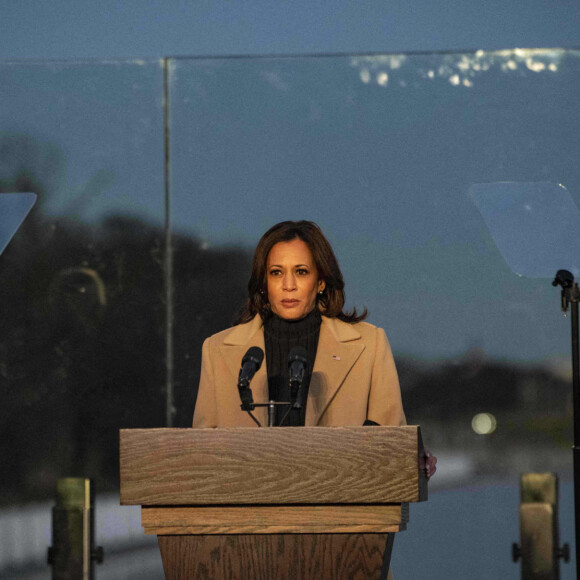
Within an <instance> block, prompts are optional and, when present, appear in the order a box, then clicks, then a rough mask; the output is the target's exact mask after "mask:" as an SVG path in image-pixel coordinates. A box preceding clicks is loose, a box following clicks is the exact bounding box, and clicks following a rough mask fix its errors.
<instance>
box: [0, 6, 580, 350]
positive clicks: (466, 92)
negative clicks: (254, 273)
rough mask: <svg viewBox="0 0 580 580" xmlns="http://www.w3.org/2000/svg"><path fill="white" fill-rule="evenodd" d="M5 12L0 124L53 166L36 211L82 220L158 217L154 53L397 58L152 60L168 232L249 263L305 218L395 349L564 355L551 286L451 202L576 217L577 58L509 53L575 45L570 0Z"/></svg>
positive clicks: (577, 16)
mask: <svg viewBox="0 0 580 580" xmlns="http://www.w3.org/2000/svg"><path fill="white" fill-rule="evenodd" d="M4 4H5V6H4V7H3V10H2V23H1V24H0V58H1V59H2V60H3V61H4V63H5V66H4V67H3V69H2V86H0V130H3V131H4V132H6V133H9V134H13V135H17V136H18V135H22V136H24V135H26V136H30V137H31V138H32V139H33V140H34V143H35V144H36V145H35V146H36V147H39V148H40V149H38V155H39V159H47V158H50V156H51V155H54V156H56V157H55V158H56V159H58V160H59V162H60V163H61V165H59V166H58V169H59V172H55V171H52V169H51V171H52V172H51V173H50V175H51V176H52V175H54V176H56V177H55V182H54V184H53V185H54V189H55V191H56V192H57V194H56V195H55V196H53V197H52V198H51V199H45V200H39V204H38V206H39V207H41V208H42V209H43V211H46V212H48V213H49V214H59V215H65V216H76V217H78V219H79V220H82V221H84V222H86V223H91V222H95V221H96V220H99V219H101V218H102V217H103V216H104V215H105V214H106V213H107V212H109V213H110V212H115V211H117V212H123V211H127V209H130V211H131V212H132V213H133V214H134V215H136V216H140V217H142V218H143V219H145V220H147V221H149V222H150V223H153V224H156V225H158V226H162V224H163V216H164V213H163V212H164V199H163V114H162V109H161V103H162V101H163V99H162V94H163V93H162V91H163V88H162V82H163V74H162V70H161V67H160V63H159V60H158V59H159V58H161V57H165V56H174V55H178V56H183V57H187V56H191V57H204V56H207V57H210V56H216V55H250V56H251V55H298V56H299V55H312V54H319V55H323V54H324V55H326V54H337V53H339V54H349V53H358V54H361V53H369V52H370V53H383V54H389V53H390V54H393V55H397V54H401V53H413V54H407V55H406V56H404V57H387V56H380V55H379V56H361V57H350V56H344V57H336V58H322V57H321V58H316V57H314V58H302V59H292V58H290V59H284V58H273V59H272V58H266V59H247V58H246V59H210V58H208V59H197V60H196V59H191V60H189V59H184V60H176V61H172V63H173V64H172V65H171V67H172V68H171V71H172V72H171V75H172V76H171V78H172V86H171V95H172V96H171V109H172V128H171V134H172V149H171V151H172V161H171V167H172V179H173V181H172V207H173V209H172V212H173V213H172V220H173V226H174V227H175V229H176V230H177V231H179V232H180V233H184V234H186V235H192V236H195V237H197V238H198V239H200V240H201V241H202V243H204V244H207V245H208V246H219V245H220V244H234V245H242V246H244V247H245V248H246V249H248V250H250V249H251V248H252V247H253V245H254V244H255V243H256V241H257V239H258V238H259V235H260V234H261V233H262V232H263V231H265V229H267V228H268V227H269V226H270V225H272V223H275V222H276V221H280V220H282V219H300V218H308V219H313V220H314V221H317V222H319V223H320V224H321V226H322V227H323V229H324V231H325V232H326V233H327V235H328V236H329V238H330V240H331V242H332V243H333V245H334V246H335V248H336V251H337V253H338V255H339V258H340V260H341V265H342V267H343V270H344V274H345V278H346V280H347V282H348V283H347V297H348V304H349V306H351V305H356V306H359V307H360V306H362V305H367V306H368V307H369V309H370V311H371V313H372V315H371V322H374V323H375V324H378V325H380V326H384V327H385V328H387V332H388V334H389V337H390V338H391V340H392V342H393V345H394V348H395V349H396V350H397V351H398V352H404V353H409V354H412V355H415V356H420V357H425V358H438V357H441V356H444V357H447V356H458V355H460V354H461V353H463V352H465V351H466V350H467V349H468V348H469V347H473V346H478V347H482V348H483V349H484V350H485V351H486V352H488V353H489V354H490V355H491V356H496V357H507V358H515V359H519V360H522V359H523V360H530V359H531V360H541V359H543V358H544V357H560V356H567V351H568V348H569V346H568V340H569V338H568V334H569V333H568V329H567V327H566V326H564V324H563V323H562V320H561V317H560V316H559V311H558V304H559V297H558V292H557V291H556V290H554V289H553V288H552V287H551V286H550V284H549V282H548V281H546V280H539V281H538V280H535V281H526V280H521V279H520V278H518V277H517V276H516V275H515V274H514V273H513V272H511V271H510V270H509V268H508V267H507V265H506V264H505V262H504V261H503V260H502V258H501V255H500V253H499V252H498V250H497V248H496V247H495V246H494V242H493V241H492V239H491V237H490V235H489V233H488V232H487V231H486V229H485V224H484V222H483V219H482V217H481V215H479V213H478V211H477V208H476V207H475V205H474V204H473V203H472V202H471V200H470V199H469V196H468V191H469V188H470V187H471V186H472V185H473V184H477V183H490V182H492V183H493V182H504V181H507V182H521V183H526V182H546V183H550V184H555V185H557V184H562V185H563V186H564V187H565V188H566V190H567V191H569V194H570V196H571V197H572V199H573V200H575V201H576V203H577V200H578V198H579V196H580V175H579V173H578V170H577V169H576V167H577V154H578V135H579V134H580V127H578V118H577V114H576V112H577V106H576V104H575V101H574V99H573V96H574V95H577V86H578V75H579V73H578V65H579V62H580V60H579V59H578V58H577V55H578V52H570V53H565V52H563V51H557V50H552V51H550V50H547V51H536V52H533V51H532V52H530V51H519V52H518V51H514V50H513V49H515V48H516V47H519V48H524V47H527V48H533V47H538V48H554V47H568V48H573V47H578V46H580V32H579V31H580V10H579V9H578V5H577V3H576V2H572V1H569V2H568V1H560V2H556V3H547V2H543V1H538V0H535V1H529V2H521V1H515V0H512V1H508V2H505V1H499V0H493V1H490V2H486V3H480V2H473V1H472V2H465V1H463V2H461V1H446V2H443V1H431V2H427V1H421V2H415V3H412V4H411V3H408V2H403V1H402V0H397V1H396V2H378V1H373V2H366V3H354V2H346V1H344V0H342V1H339V2H334V3H322V2H305V1H303V0H299V1H297V2H293V3H271V2H265V1H259V2H243V3H242V2H234V1H225V0H223V1H215V2H197V3H195V4H194V3H185V2H163V3H162V2H147V3H146V4H145V3H142V2H135V1H128V2H122V3H118V2H107V1H106V2H101V3H99V4H95V3H89V2H76V3H72V2H68V3H66V2H62V1H58V0H57V1H56V2H53V3H51V4H45V3H40V2H36V3H30V2H28V3H27V2H21V3H16V2H6V1H5V2H4ZM144 6H146V9H144V8H143V7H144ZM482 49H483V50H482ZM496 49H512V50H507V51H503V52H502V51H499V52H497V51H496V52H493V51H494V50H496ZM434 51H439V52H440V54H435V55H434V54H429V53H431V52H434ZM454 51H455V54H441V53H447V52H451V53H453V52H454ZM417 53H422V54H417ZM124 58H127V59H129V60H128V62H126V63H120V62H118V61H119V60H122V59H124ZM76 59H80V60H76ZM49 60H65V61H68V62H67V63H64V64H63V63H58V64H48V63H47V61H49ZM14 61H17V62H16V63H15V64H7V63H10V62H14ZM71 61H72V62H71ZM6 151H7V152H6V155H5V157H4V159H3V162H4V163H5V165H6V167H9V161H10V155H11V154H12V153H14V155H17V152H13V151H12V150H11V149H10V147H8V149H7V150H6ZM15 159H16V157H15ZM39 163H41V164H42V163H43V162H42V161H40V162H39ZM57 178H58V179H57ZM83 191H85V192H87V193H82V192H83ZM91 192H92V193H91ZM524 337H525V339H524Z"/></svg>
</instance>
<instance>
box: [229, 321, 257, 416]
mask: <svg viewBox="0 0 580 580" xmlns="http://www.w3.org/2000/svg"><path fill="white" fill-rule="evenodd" d="M251 346H258V347H260V348H261V349H262V350H265V345H264V330H263V327H262V319H261V318H260V317H259V316H256V317H254V319H253V320H252V321H251V322H250V323H249V324H240V325H239V326H235V327H234V328H233V330H232V332H230V333H229V334H228V335H227V336H226V338H225V339H224V341H223V343H222V344H221V345H220V352H221V353H222V356H223V359H224V360H225V361H226V364H227V366H228V370H229V372H230V374H231V381H232V382H231V384H233V385H237V383H238V374H239V372H240V368H241V365H242V358H243V356H244V355H245V354H246V352H247V351H248V349H249V348H250V347H251ZM251 389H252V395H253V397H254V402H255V403H265V402H267V401H268V373H267V371H266V361H265V360H264V362H263V363H262V366H261V367H260V369H259V370H258V372H257V373H256V374H255V375H254V378H253V379H252V383H251ZM236 396H237V393H236ZM253 413H254V415H255V416H256V417H257V418H258V419H259V420H260V422H261V423H262V425H267V424H268V413H267V410H266V408H259V409H256V410H255V411H254V412H253Z"/></svg>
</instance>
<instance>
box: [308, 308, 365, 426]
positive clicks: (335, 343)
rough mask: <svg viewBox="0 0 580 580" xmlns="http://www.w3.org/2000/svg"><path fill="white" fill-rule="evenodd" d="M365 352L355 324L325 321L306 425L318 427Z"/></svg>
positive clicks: (314, 371) (317, 354)
mask: <svg viewBox="0 0 580 580" xmlns="http://www.w3.org/2000/svg"><path fill="white" fill-rule="evenodd" d="M364 349H365V345H364V344H363V342H362V341H361V335H360V334H359V332H358V331H357V330H355V328H354V327H353V326H352V325H351V324H347V323H345V322H342V321H340V320H338V319H336V318H326V317H324V316H323V317H322V324H321V326H320V337H319V339H318V350H317V352H316V361H315V362H314V369H313V371H312V378H311V379H310V388H309V390H308V405H307V407H306V421H305V424H306V425H317V424H318V421H319V420H320V417H321V416H322V414H323V413H324V411H325V410H326V408H327V407H328V405H329V404H330V402H331V401H332V399H333V398H334V396H335V395H336V393H337V391H338V390H339V389H340V387H341V386H342V384H343V382H344V379H345V378H346V376H347V375H348V373H349V371H350V369H351V368H352V367H353V365H354V364H355V362H356V361H357V360H358V358H359V357H360V355H361V353H362V352H363V350H364Z"/></svg>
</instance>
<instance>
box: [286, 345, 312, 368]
mask: <svg viewBox="0 0 580 580" xmlns="http://www.w3.org/2000/svg"><path fill="white" fill-rule="evenodd" d="M295 361H298V362H301V363H303V364H307V363H308V351H307V350H306V349H305V348H304V347H303V346H295V347H294V348H293V349H292V350H291V351H290V353H289V354H288V366H290V365H291V364H292V363H293V362H295Z"/></svg>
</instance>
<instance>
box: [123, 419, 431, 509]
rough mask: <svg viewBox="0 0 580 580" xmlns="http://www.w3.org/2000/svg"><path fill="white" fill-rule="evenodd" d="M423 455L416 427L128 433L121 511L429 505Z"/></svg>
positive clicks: (157, 430)
mask: <svg viewBox="0 0 580 580" xmlns="http://www.w3.org/2000/svg"><path fill="white" fill-rule="evenodd" d="M420 446H421V437H420V430H419V427H417V426H407V427H301V428H299V429H291V428H265V429H249V428H236V429H128V430H122V431H121V450H120V454H121V503H122V504H124V505H136V504H141V505H220V504H226V505H227V504H229V505H232V504H266V505H267V504H281V503H283V504H328V503H330V504H348V503H353V504H365V503H368V504H371V503H399V502H415V501H423V500H426V499H427V485H426V481H425V478H424V477H423V476H422V475H421V474H420V473H419V469H418V461H417V457H418V452H419V448H420Z"/></svg>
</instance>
